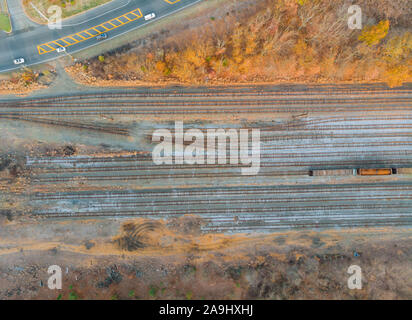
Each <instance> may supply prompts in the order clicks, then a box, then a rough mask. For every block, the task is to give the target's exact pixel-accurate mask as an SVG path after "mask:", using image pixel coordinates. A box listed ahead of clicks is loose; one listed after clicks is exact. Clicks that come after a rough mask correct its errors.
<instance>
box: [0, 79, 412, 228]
mask: <svg viewBox="0 0 412 320" xmlns="http://www.w3.org/2000/svg"><path fill="white" fill-rule="evenodd" d="M411 101H412V87H411V86H410V85H405V86H403V87H400V88H395V89H389V88H387V87H386V86H383V85H379V84H376V85H356V86H355V85H339V86H328V85H318V86H303V85H294V86H287V85H284V86H282V85H281V86H241V87H225V88H218V87H216V88H213V87H212V88H184V87H173V88H152V89H148V88H147V89H146V88H141V89H133V90H132V89H130V90H127V89H122V90H116V89H112V90H105V92H99V91H98V90H96V91H94V92H90V93H82V94H80V93H79V94H70V95H67V96H59V97H41V98H25V99H20V100H15V101H3V102H1V104H0V124H1V127H2V128H3V130H5V132H7V134H6V137H16V138H15V139H16V140H24V141H25V142H26V148H29V147H27V146H28V145H34V146H37V149H36V150H37V151H36V150H34V149H33V150H31V151H30V152H28V151H27V152H26V153H24V152H21V151H19V152H18V151H16V152H15V154H14V155H4V154H3V155H2V156H3V158H4V159H6V158H7V157H17V158H19V159H20V160H18V161H19V165H18V167H19V170H18V173H16V174H15V175H14V176H13V174H12V173H10V172H11V171H13V170H10V168H9V171H8V172H9V175H7V174H6V173H5V170H3V174H2V177H1V185H0V187H1V189H2V195H1V197H2V198H3V199H1V200H2V201H3V203H9V204H10V208H11V210H12V211H13V212H15V213H16V215H17V216H18V215H24V216H34V217H42V218H49V219H70V218H97V217H111V218H131V217H134V218H137V217H139V218H140V217H142V218H151V219H158V218H161V219H169V218H173V217H178V216H182V215H195V216H198V217H200V218H202V219H203V220H204V224H203V225H202V230H203V231H205V232H225V233H233V232H235V233H238V232H241V233H244V232H269V231H279V230H294V229H302V228H309V229H318V230H320V229H324V228H344V227H382V226H410V225H411V223H412V212H411V207H412V130H411V129H412V112H411V111H412V104H411ZM175 121H183V123H184V126H185V128H197V129H200V130H202V131H205V130H206V129H210V128H222V129H231V128H234V129H250V130H251V129H253V128H255V129H256V128H259V129H260V140H261V156H260V171H259V173H258V174H257V175H251V176H242V175H241V174H240V166H239V165H234V164H229V163H227V164H210V165H209V164H203V165H197V164H194V165H188V164H181V165H179V164H172V165H166V164H163V165H156V164H154V163H153V160H152V150H153V148H154V146H155V144H154V143H153V142H152V134H153V132H154V131H155V130H156V129H159V128H167V129H169V130H171V131H173V130H174V125H175ZM39 142H41V143H40V144H39ZM46 145H48V147H47V148H45V146H46ZM39 146H40V147H39ZM53 148H54V149H55V150H60V152H57V151H53V150H54V149H53ZM46 149H47V151H44V150H46ZM38 150H43V151H38ZM17 158H16V159H17ZM7 159H8V158H7ZM10 161H11V163H13V161H17V160H15V159H14V160H13V159H12V160H10ZM10 161H9V162H10ZM3 167H4V166H3ZM359 168H366V169H367V168H371V169H373V168H396V174H391V175H382V176H380V175H371V176H362V175H353V174H352V171H353V169H359ZM6 171H7V170H6ZM314 171H316V172H321V171H323V174H315V175H313V174H311V173H313V172H314ZM333 172H336V174H334V173H333ZM394 172H395V171H394ZM11 185H15V188H17V189H18V192H17V193H16V192H13V193H9V192H8V191H9V190H10V186H11Z"/></svg>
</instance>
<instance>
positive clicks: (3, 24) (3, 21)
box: [0, 13, 11, 32]
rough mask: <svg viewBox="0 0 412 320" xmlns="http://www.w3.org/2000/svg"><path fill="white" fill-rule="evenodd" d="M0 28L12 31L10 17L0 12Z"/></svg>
mask: <svg viewBox="0 0 412 320" xmlns="http://www.w3.org/2000/svg"><path fill="white" fill-rule="evenodd" d="M0 30H4V31H6V32H10V31H11V23H10V18H9V16H8V15H7V14H5V13H0Z"/></svg>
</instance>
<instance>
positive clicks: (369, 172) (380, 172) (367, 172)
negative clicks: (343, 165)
mask: <svg viewBox="0 0 412 320" xmlns="http://www.w3.org/2000/svg"><path fill="white" fill-rule="evenodd" d="M357 173H358V175H360V176H388V175H391V174H395V173H396V169H358V171H357Z"/></svg>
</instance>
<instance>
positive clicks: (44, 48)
mask: <svg viewBox="0 0 412 320" xmlns="http://www.w3.org/2000/svg"><path fill="white" fill-rule="evenodd" d="M178 1H180V0H178ZM130 14H131V15H132V18H129V17H128V16H127V15H130ZM142 17H143V13H142V11H141V10H140V9H136V10H133V11H130V12H128V13H125V14H123V15H121V16H119V17H117V18H114V19H111V20H109V21H106V22H103V23H101V24H99V25H97V26H94V27H91V28H89V29H86V30H83V31H80V32H77V33H74V34H71V35H68V36H65V37H63V38H60V39H57V40H53V41H49V42H46V43H42V44H40V45H38V46H37V50H38V52H39V54H40V55H41V54H45V53H49V52H52V51H56V49H57V48H54V47H53V46H51V44H53V43H54V44H55V45H57V46H58V47H69V46H72V45H74V44H77V43H80V42H83V41H86V40H88V39H91V38H94V37H96V36H98V35H99V34H102V33H104V32H106V31H110V30H114V29H116V28H119V27H121V26H123V25H125V24H128V23H129V22H132V21H136V20H138V19H140V18H142ZM121 18H126V19H127V20H126V21H125V22H123V21H122V20H120V19H121ZM112 21H117V22H119V23H120V25H116V24H115V23H112ZM104 24H107V25H108V26H109V27H106V26H104ZM111 26H112V27H111ZM99 27H100V28H101V29H102V30H103V31H100V30H99V29H97V28H99ZM93 31H94V32H96V34H94V32H93ZM81 33H83V35H84V34H87V35H89V37H88V38H86V37H85V36H83V35H81ZM75 36H78V37H79V39H80V40H78V39H76V38H75ZM67 40H71V41H70V42H69V41H67ZM57 41H60V42H62V43H67V45H64V44H63V45H62V44H60V43H58V42H57ZM72 41H74V42H73V43H72Z"/></svg>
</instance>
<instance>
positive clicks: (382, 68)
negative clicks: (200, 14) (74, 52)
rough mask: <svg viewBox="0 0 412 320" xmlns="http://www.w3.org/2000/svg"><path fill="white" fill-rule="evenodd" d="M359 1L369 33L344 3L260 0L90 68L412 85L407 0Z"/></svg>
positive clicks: (151, 78)
mask: <svg viewBox="0 0 412 320" xmlns="http://www.w3.org/2000/svg"><path fill="white" fill-rule="evenodd" d="M241 2H242V1H239V3H241ZM244 2H245V1H244ZM378 2H379V3H380V4H377V3H378ZM358 4H359V5H360V6H361V7H362V8H364V12H363V16H365V17H367V18H368V19H365V22H364V27H363V29H362V30H351V29H349V28H348V26H347V19H348V13H347V9H348V6H349V4H348V1H345V0H304V1H302V0H259V1H255V2H254V4H253V6H254V7H253V8H254V10H251V9H250V6H249V7H248V10H247V12H246V13H245V12H241V10H240V9H239V10H232V11H230V10H227V12H226V11H225V12H221V11H217V12H215V13H213V16H209V17H208V18H207V21H205V23H204V24H201V27H198V28H195V29H193V28H192V29H189V30H181V31H180V32H178V33H174V34H173V35H169V36H165V37H163V38H161V39H158V40H155V41H151V42H150V44H149V45H147V44H146V45H145V46H144V47H139V48H138V50H137V49H135V48H132V49H128V50H127V51H122V52H117V53H114V54H111V55H105V60H104V62H103V63H102V62H99V61H98V59H93V60H91V61H89V62H88V64H89V67H88V68H87V69H86V68H85V69H84V70H83V71H84V72H87V73H88V74H90V75H92V76H93V77H95V78H96V79H103V80H107V79H113V80H140V81H143V82H144V81H146V82H179V83H192V84H204V83H226V82H279V81H287V82H307V81H310V82H342V81H346V82H357V81H366V82H369V81H386V82H387V83H389V84H390V85H391V86H397V85H400V84H402V83H403V82H406V81H411V79H412V77H411V76H412V74H411V69H412V58H411V56H412V55H411V51H412V36H411V33H410V32H408V31H407V30H408V27H409V29H410V24H411V22H410V21H409V20H408V19H407V17H408V16H410V14H411V12H410V11H411V9H410V7H409V6H408V1H406V2H405V1H402V0H401V1H397V2H396V1H395V2H393V1H389V0H379V1H372V2H371V1H369V0H363V1H358ZM236 5H238V6H240V4H233V6H236ZM235 9H236V7H235ZM233 12H235V13H233ZM189 23H190V22H189ZM86 70H87V71H86Z"/></svg>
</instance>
